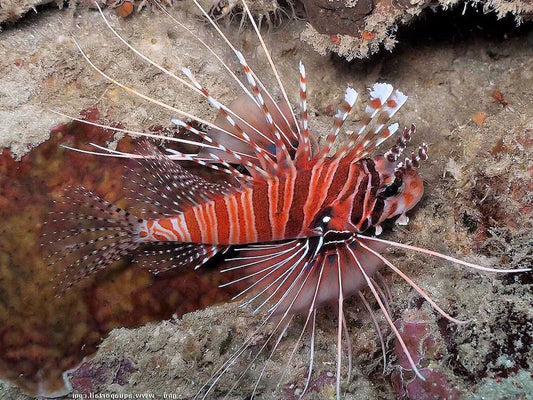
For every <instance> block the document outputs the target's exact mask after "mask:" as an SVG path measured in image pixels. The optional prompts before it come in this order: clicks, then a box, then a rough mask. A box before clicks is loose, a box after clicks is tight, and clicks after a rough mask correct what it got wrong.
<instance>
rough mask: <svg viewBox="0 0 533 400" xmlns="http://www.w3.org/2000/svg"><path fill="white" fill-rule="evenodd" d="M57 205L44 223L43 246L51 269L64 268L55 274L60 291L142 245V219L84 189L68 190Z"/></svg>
mask: <svg viewBox="0 0 533 400" xmlns="http://www.w3.org/2000/svg"><path fill="white" fill-rule="evenodd" d="M55 205H56V207H54V211H52V213H51V218H50V219H49V220H48V221H46V222H45V223H44V224H45V225H44V233H43V239H42V243H41V246H42V247H43V248H44V249H45V251H46V253H47V254H48V265H49V266H59V265H61V269H60V270H59V271H58V272H57V275H56V286H57V288H58V290H59V292H63V291H65V290H67V289H69V288H70V287H71V286H73V285H74V284H76V283H78V282H80V281H81V280H83V279H84V278H86V277H87V276H89V275H90V274H92V273H94V272H97V271H100V270H103V269H104V268H106V267H108V266H109V265H111V264H113V263H114V262H116V261H118V260H120V259H121V258H123V257H124V256H127V255H130V254H132V253H134V252H135V250H137V248H138V247H139V245H140V244H141V241H140V237H139V230H140V225H141V224H142V222H143V219H141V218H138V217H136V216H134V215H132V214H130V213H129V212H128V211H126V210H123V209H121V208H119V207H117V206H115V205H113V204H111V203H109V202H107V201H106V200H104V199H102V198H101V197H99V196H98V195H97V194H95V193H93V192H91V191H89V190H87V189H86V188H84V187H81V186H80V187H75V188H70V189H67V191H66V193H65V195H64V199H63V201H61V202H56V203H55Z"/></svg>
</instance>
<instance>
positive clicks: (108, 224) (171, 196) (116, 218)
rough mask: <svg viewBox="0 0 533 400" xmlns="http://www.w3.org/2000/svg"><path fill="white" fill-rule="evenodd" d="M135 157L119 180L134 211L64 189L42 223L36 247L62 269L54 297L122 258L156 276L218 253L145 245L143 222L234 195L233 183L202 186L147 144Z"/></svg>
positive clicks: (218, 248)
mask: <svg viewBox="0 0 533 400" xmlns="http://www.w3.org/2000/svg"><path fill="white" fill-rule="evenodd" d="M140 153H141V154H142V157H141V158H138V159H137V160H138V163H139V164H140V166H141V168H137V169H131V170H129V172H127V173H126V175H125V181H126V182H128V186H129V188H130V192H131V193H132V196H133V197H134V199H133V200H134V202H135V203H136V205H137V206H138V207H139V208H136V209H132V210H131V211H128V210H124V209H122V208H120V207H117V206H115V205H113V204H112V203H109V202H107V201H106V200H104V199H102V198H101V197H100V196H98V195H97V194H95V193H93V192H91V191H89V190H87V189H85V188H84V187H76V188H69V189H67V191H66V193H65V195H64V199H65V200H64V201H62V202H58V203H56V204H55V207H54V209H53V211H52V213H51V217H50V219H49V220H48V221H46V222H45V228H44V234H43V243H42V245H43V247H45V248H46V250H47V253H48V262H49V264H50V265H59V264H61V265H63V266H64V268H63V269H62V270H61V271H59V273H58V275H57V277H56V284H57V286H58V289H59V291H60V292H62V291H64V290H65V289H68V288H69V287H71V286H72V285H74V284H76V283H78V282H79V281H81V280H83V279H84V278H86V277H87V276H88V275H90V274H92V273H94V272H97V271H100V270H103V269H105V268H107V267H108V266H110V265H111V264H113V263H114V262H116V261H118V260H120V259H122V258H123V257H125V256H133V257H134V259H135V260H136V261H137V262H138V263H139V264H140V265H141V266H143V267H145V268H148V269H150V270H151V271H152V272H154V273H159V272H163V271H166V270H168V269H171V268H175V267H179V266H188V267H191V266H193V267H195V268H198V267H199V266H201V265H203V264H204V263H206V262H207V261H208V260H209V259H210V258H212V257H213V256H215V255H216V254H217V253H218V252H220V251H221V250H223V249H224V247H221V246H214V245H210V244H192V243H176V242H172V243H162V242H161V243H160V242H150V243H146V242H145V240H144V239H143V238H142V237H141V236H140V231H141V227H142V226H143V224H144V222H145V218H146V219H154V218H162V217H168V216H172V215H177V214H180V213H182V212H183V211H184V210H187V209H188V208H190V207H193V206H195V205H196V204H198V203H200V202H205V201H210V200H212V199H214V198H216V197H218V196H224V195H228V194H229V193H231V192H232V191H234V190H238V187H239V183H238V182H236V183H235V185H236V186H232V185H231V184H229V183H227V182H226V183H222V184H215V183H210V182H207V181H206V180H204V179H202V178H200V177H198V176H196V175H194V174H192V173H190V172H188V171H186V170H185V169H184V168H182V167H181V166H179V165H178V164H176V163H175V162H174V161H172V160H170V159H169V158H168V157H166V156H165V155H164V154H162V153H161V152H159V150H157V148H155V147H154V146H153V145H151V144H150V143H148V142H146V143H144V144H143V149H142V150H141V152H140ZM141 207H142V208H141ZM141 217H142V218H141Z"/></svg>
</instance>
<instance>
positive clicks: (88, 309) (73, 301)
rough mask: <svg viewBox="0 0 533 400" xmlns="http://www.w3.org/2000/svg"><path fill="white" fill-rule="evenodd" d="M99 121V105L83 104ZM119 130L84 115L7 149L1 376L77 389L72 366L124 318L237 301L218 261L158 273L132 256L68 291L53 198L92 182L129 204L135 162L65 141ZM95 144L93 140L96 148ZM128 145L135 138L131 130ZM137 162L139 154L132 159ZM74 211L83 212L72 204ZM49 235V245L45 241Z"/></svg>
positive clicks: (1, 173) (30, 388)
mask: <svg viewBox="0 0 533 400" xmlns="http://www.w3.org/2000/svg"><path fill="white" fill-rule="evenodd" d="M82 115H83V117H84V118H86V119H87V120H89V121H94V120H95V119H98V118H99V113H98V111H97V110H96V109H89V110H87V111H84V112H83V113H82ZM111 135H112V133H111V132H106V131H104V130H102V129H100V128H95V127H90V126H88V125H84V124H81V123H79V122H74V123H71V124H68V125H60V126H58V127H56V128H55V129H54V130H53V131H52V133H51V138H50V139H49V140H48V141H47V142H46V143H44V144H42V145H40V146H38V147H37V148H35V149H33V150H32V151H30V153H28V154H27V155H25V156H24V157H23V158H22V160H21V161H15V160H14V159H13V158H12V155H11V154H10V152H9V150H7V149H5V150H4V151H3V154H2V156H1V157H0V219H1V221H2V224H1V228H0V250H1V252H0V255H1V258H0V266H1V269H0V282H1V292H2V306H0V348H1V349H2V351H1V353H0V376H1V377H2V378H3V379H7V380H8V381H10V382H12V383H14V384H16V385H17V386H19V387H20V388H22V389H23V390H24V391H25V392H26V393H29V394H32V395H37V394H39V395H52V394H60V393H67V392H68V388H67V387H65V386H64V385H65V383H66V382H64V381H63V378H62V374H63V372H65V371H66V370H68V369H71V368H73V367H75V366H76V365H78V364H79V363H80V362H81V360H82V358H83V357H84V356H86V355H90V354H92V353H93V352H94V351H95V350H96V346H97V345H98V344H99V342H100V340H101V338H102V337H105V336H106V335H107V333H108V332H109V331H111V330H112V329H113V328H115V327H122V326H138V325H141V324H144V323H146V322H148V321H154V320H156V321H158V320H161V319H167V318H170V317H171V316H172V315H176V314H177V315H181V314H183V313H186V312H190V311H193V310H196V309H198V308H203V307H205V306H207V305H209V304H213V303H216V302H220V301H224V300H227V299H228V298H229V297H230V296H229V295H230V294H229V293H228V292H227V291H226V292H225V291H223V290H222V291H221V290H219V289H218V288H217V281H216V279H217V275H213V274H209V270H208V269H207V270H206V271H205V273H204V271H192V270H190V269H189V270H187V269H182V270H175V271H171V272H169V273H166V274H162V275H161V276H158V277H156V276H154V275H152V274H150V273H149V272H148V271H147V270H145V269H141V268H139V267H137V266H135V265H130V264H131V260H128V259H127V258H125V259H124V262H123V263H122V265H117V266H116V268H115V269H114V270H113V271H110V273H106V274H105V275H106V276H105V277H104V276H102V277H100V278H99V279H98V280H96V281H94V282H87V283H85V284H84V285H81V286H79V287H75V288H72V289H70V290H67V291H62V289H63V288H60V287H58V278H57V276H56V274H57V273H58V272H59V271H60V270H61V269H62V268H63V266H62V264H60V263H58V264H56V265H53V266H50V265H48V260H47V258H46V257H47V254H49V253H50V251H49V250H50V248H52V245H53V244H49V243H48V242H47V237H46V236H44V238H42V237H41V235H42V233H43V232H47V229H46V226H45V225H44V223H45V221H48V220H50V219H51V218H58V217H59V216H58V215H57V214H55V215H54V214H52V215H49V212H50V211H51V210H53V209H55V208H57V207H56V206H55V205H54V204H53V202H54V201H57V202H64V201H65V199H64V196H65V195H66V194H68V193H69V192H71V191H72V190H73V188H74V187H76V186H78V185H82V186H83V187H85V188H87V189H89V190H93V191H95V193H99V195H100V196H102V197H104V198H107V199H110V200H112V201H115V202H118V203H119V204H121V205H123V206H125V205H127V204H128V201H127V200H126V199H124V196H125V195H128V185H127V182H126V181H125V179H127V178H125V177H124V173H125V170H124V167H125V163H124V162H123V161H122V160H119V159H110V160H106V162H105V163H102V162H101V160H99V159H98V158H94V157H91V156H87V155H83V154H79V153H74V152H71V151H69V150H66V149H64V148H61V147H60V146H59V145H60V144H67V145H71V146H76V147H86V146H87V143H89V142H94V143H97V144H98V143H99V144H105V143H106V141H107V140H109V139H110V137H111ZM86 148H87V147H86ZM118 148H119V149H122V150H125V151H129V150H132V149H135V148H136V146H135V144H134V143H133V142H132V141H131V140H130V139H129V138H125V139H123V140H122V141H120V143H119V147H118ZM129 166H130V168H135V167H136V165H135V163H133V164H130V165H129ZM62 210H63V211H64V212H78V211H79V210H78V207H77V206H75V205H69V204H66V205H65V206H64V207H63V208H62ZM40 243H43V246H42V247H41V246H40Z"/></svg>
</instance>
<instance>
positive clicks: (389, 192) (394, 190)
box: [381, 183, 400, 197]
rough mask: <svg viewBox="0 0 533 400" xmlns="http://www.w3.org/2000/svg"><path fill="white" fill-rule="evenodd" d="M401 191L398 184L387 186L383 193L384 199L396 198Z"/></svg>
mask: <svg viewBox="0 0 533 400" xmlns="http://www.w3.org/2000/svg"><path fill="white" fill-rule="evenodd" d="M399 189H400V186H398V185H397V184H394V183H392V184H390V185H389V186H387V187H386V188H385V189H384V190H383V191H382V192H381V195H382V196H383V197H392V196H396V195H397V194H398V190H399Z"/></svg>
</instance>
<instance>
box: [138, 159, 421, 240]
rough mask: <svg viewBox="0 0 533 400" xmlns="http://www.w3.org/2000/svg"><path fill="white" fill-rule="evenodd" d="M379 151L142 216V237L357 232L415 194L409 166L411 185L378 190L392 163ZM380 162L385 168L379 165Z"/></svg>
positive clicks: (417, 182)
mask: <svg viewBox="0 0 533 400" xmlns="http://www.w3.org/2000/svg"><path fill="white" fill-rule="evenodd" d="M386 164H387V163H386V161H384V159H383V157H376V158H374V159H362V160H359V161H357V162H353V163H346V162H342V161H341V160H339V159H336V158H327V159H324V161H323V162H320V163H316V164H315V165H314V166H313V167H312V168H309V169H303V170H298V171H296V172H295V173H285V174H283V175H280V176H279V177H275V178H274V179H268V180H260V181H257V182H256V183H254V184H253V185H252V186H251V187H248V188H245V189H244V190H240V191H237V192H235V193H231V194H228V195H226V196H220V197H219V198H216V199H214V200H210V201H205V202H202V203H200V204H198V205H196V206H193V207H190V208H189V209H187V210H185V211H184V212H183V213H182V214H179V215H176V216H173V217H169V218H162V219H156V220H146V221H144V222H143V224H142V226H141V230H140V233H139V236H140V237H141V238H142V240H143V241H175V242H187V243H201V244H213V245H236V244H247V243H258V242H270V241H277V240H285V239H296V238H305V237H311V236H318V235H321V234H323V233H324V232H323V230H324V228H322V230H320V227H319V222H321V221H318V219H319V218H322V217H326V216H327V217H329V218H328V220H329V221H328V229H333V230H338V231H350V232H354V233H360V232H363V231H365V230H367V229H368V228H369V227H371V226H376V225H378V224H380V223H381V222H382V221H383V220H384V219H386V218H390V217H393V216H395V215H399V214H404V213H405V212H406V211H408V210H409V209H410V208H412V207H413V206H414V205H415V204H416V203H417V202H418V201H419V199H420V197H421V196H422V192H423V187H422V181H421V179H420V178H419V177H418V175H417V174H416V172H414V174H413V178H414V179H412V182H410V190H409V191H407V193H404V194H403V196H402V197H401V198H396V199H395V200H396V201H395V202H391V200H390V199H389V200H387V199H386V198H383V197H381V196H378V191H379V190H380V189H381V188H382V187H384V186H385V185H388V184H390V183H391V176H392V171H393V169H394V167H395V164H394V163H389V164H390V165H388V166H387V165H386ZM384 166H385V168H384Z"/></svg>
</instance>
